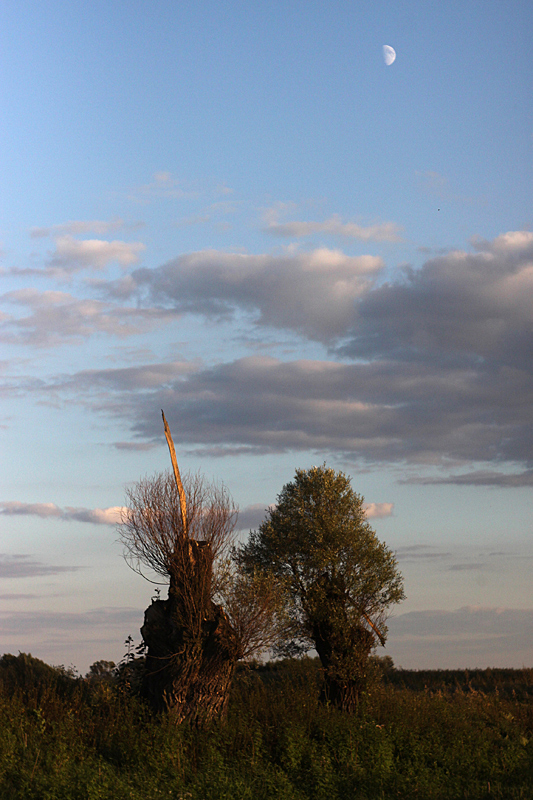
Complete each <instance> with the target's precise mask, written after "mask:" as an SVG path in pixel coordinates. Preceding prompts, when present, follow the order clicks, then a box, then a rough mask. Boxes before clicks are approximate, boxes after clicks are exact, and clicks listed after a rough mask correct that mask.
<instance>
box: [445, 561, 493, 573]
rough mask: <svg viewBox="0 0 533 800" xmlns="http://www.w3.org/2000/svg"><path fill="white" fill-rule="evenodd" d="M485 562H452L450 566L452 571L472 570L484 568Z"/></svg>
mask: <svg viewBox="0 0 533 800" xmlns="http://www.w3.org/2000/svg"><path fill="white" fill-rule="evenodd" d="M483 567H484V565H483V564H471V563H470V564H452V565H451V566H450V567H448V569H449V571H450V572H471V571H472V570H477V569H483Z"/></svg>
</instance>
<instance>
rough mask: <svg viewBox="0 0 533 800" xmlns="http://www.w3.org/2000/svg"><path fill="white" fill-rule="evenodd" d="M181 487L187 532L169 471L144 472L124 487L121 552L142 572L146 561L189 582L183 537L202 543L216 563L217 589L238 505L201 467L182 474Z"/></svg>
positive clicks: (162, 572)
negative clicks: (207, 477)
mask: <svg viewBox="0 0 533 800" xmlns="http://www.w3.org/2000/svg"><path fill="white" fill-rule="evenodd" d="M183 487H184V490H185V495H186V501H187V518H186V522H187V526H186V528H187V529H186V532H184V530H183V520H182V516H181V507H180V497H179V491H178V487H177V485H176V480H175V477H174V475H173V473H172V472H171V471H167V472H163V473H160V474H157V475H154V476H152V477H150V478H144V479H142V480H140V481H139V482H138V483H136V484H135V485H134V486H133V487H131V488H130V489H128V491H127V508H126V509H125V511H124V513H123V518H122V523H121V525H120V526H119V534H120V539H121V541H122V543H123V545H124V550H125V557H126V560H127V561H128V563H129V565H130V566H131V567H132V568H133V569H134V570H135V571H137V572H140V573H141V574H143V573H142V567H143V566H144V567H148V569H149V570H152V571H153V572H155V573H156V574H158V575H160V576H162V577H164V578H165V579H167V578H169V577H170V576H172V575H177V578H178V579H181V580H185V582H186V583H187V582H188V580H189V576H188V564H187V559H188V552H185V551H184V549H183V547H182V544H183V541H184V540H189V539H190V540H193V541H194V542H196V543H202V544H206V545H208V546H209V549H210V552H211V555H212V558H213V562H214V565H215V586H214V587H213V588H214V589H215V591H216V589H217V588H218V583H219V581H221V580H223V575H224V567H225V564H226V563H227V559H228V557H229V555H230V552H231V548H232V546H233V542H234V528H235V522H236V519H237V508H236V507H235V505H234V504H233V501H232V499H231V497H230V495H229V492H228V491H227V489H226V487H225V486H219V485H217V484H215V483H210V482H209V481H207V480H206V479H205V478H204V477H203V476H202V475H201V474H200V473H195V474H187V475H184V477H183ZM143 577H146V576H145V575H143ZM217 579H218V580H217ZM209 588H211V587H209Z"/></svg>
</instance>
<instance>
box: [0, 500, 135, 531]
mask: <svg viewBox="0 0 533 800" xmlns="http://www.w3.org/2000/svg"><path fill="white" fill-rule="evenodd" d="M122 511H123V508H122V506H112V507H110V508H72V507H69V506H67V507H66V508H65V509H61V508H59V506H56V505H55V503H20V502H17V501H15V500H11V501H4V502H2V503H0V515H4V516H34V517H41V518H44V519H47V518H50V517H53V518H57V519H60V520H64V521H67V520H77V521H78V522H91V523H93V524H95V525H116V524H117V523H118V522H120V521H121V518H122Z"/></svg>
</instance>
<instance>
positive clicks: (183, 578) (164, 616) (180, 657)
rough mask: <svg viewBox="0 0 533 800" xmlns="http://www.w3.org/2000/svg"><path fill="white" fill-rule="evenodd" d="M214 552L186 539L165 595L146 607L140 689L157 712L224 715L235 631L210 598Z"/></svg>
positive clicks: (200, 720)
mask: <svg viewBox="0 0 533 800" xmlns="http://www.w3.org/2000/svg"><path fill="white" fill-rule="evenodd" d="M211 580H212V557H211V553H210V548H209V546H208V545H205V543H203V542H195V541H192V540H185V542H184V543H183V547H182V549H181V552H179V553H177V554H176V562H175V568H174V569H173V571H172V573H171V582H170V587H169V596H168V599H167V600H154V601H153V602H152V604H151V605H150V606H149V608H147V609H146V612H145V617H144V625H143V627H142V628H141V634H142V637H143V639H144V642H145V644H146V645H147V648H148V652H147V657H146V671H145V675H144V679H143V684H142V690H141V691H142V694H143V695H144V696H145V697H146V698H147V699H148V700H149V702H150V704H151V706H152V708H153V709H154V711H156V712H158V713H159V712H168V713H169V714H170V715H171V716H172V717H173V719H174V720H175V721H176V722H177V723H179V722H182V721H183V720H188V721H190V722H193V723H194V724H197V725H202V724H205V723H207V722H209V721H210V720H211V719H213V718H215V717H220V716H223V715H224V713H225V711H226V708H227V703H228V696H229V689H230V686H231V680H232V678H233V674H234V671H235V665H236V663H237V661H238V659H239V658H240V657H241V649H240V645H239V643H238V641H237V637H236V635H235V632H234V630H233V628H232V626H231V624H230V622H229V620H228V618H227V616H226V615H225V613H224V611H223V609H222V607H221V606H218V605H216V604H215V603H214V602H213V601H212V600H211Z"/></svg>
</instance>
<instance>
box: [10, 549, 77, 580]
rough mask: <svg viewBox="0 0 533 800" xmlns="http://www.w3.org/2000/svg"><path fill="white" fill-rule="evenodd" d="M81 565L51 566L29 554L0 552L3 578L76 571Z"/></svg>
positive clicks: (34, 576)
mask: <svg viewBox="0 0 533 800" xmlns="http://www.w3.org/2000/svg"><path fill="white" fill-rule="evenodd" d="M79 569H81V567H64V566H57V565H56V566H51V565H48V564H43V563H42V562H41V561H36V560H35V559H33V558H32V556H29V555H19V554H4V553H0V579H1V578H39V577H43V576H44V577H46V576H50V575H58V574H60V573H64V572H76V571H77V570H79Z"/></svg>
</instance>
